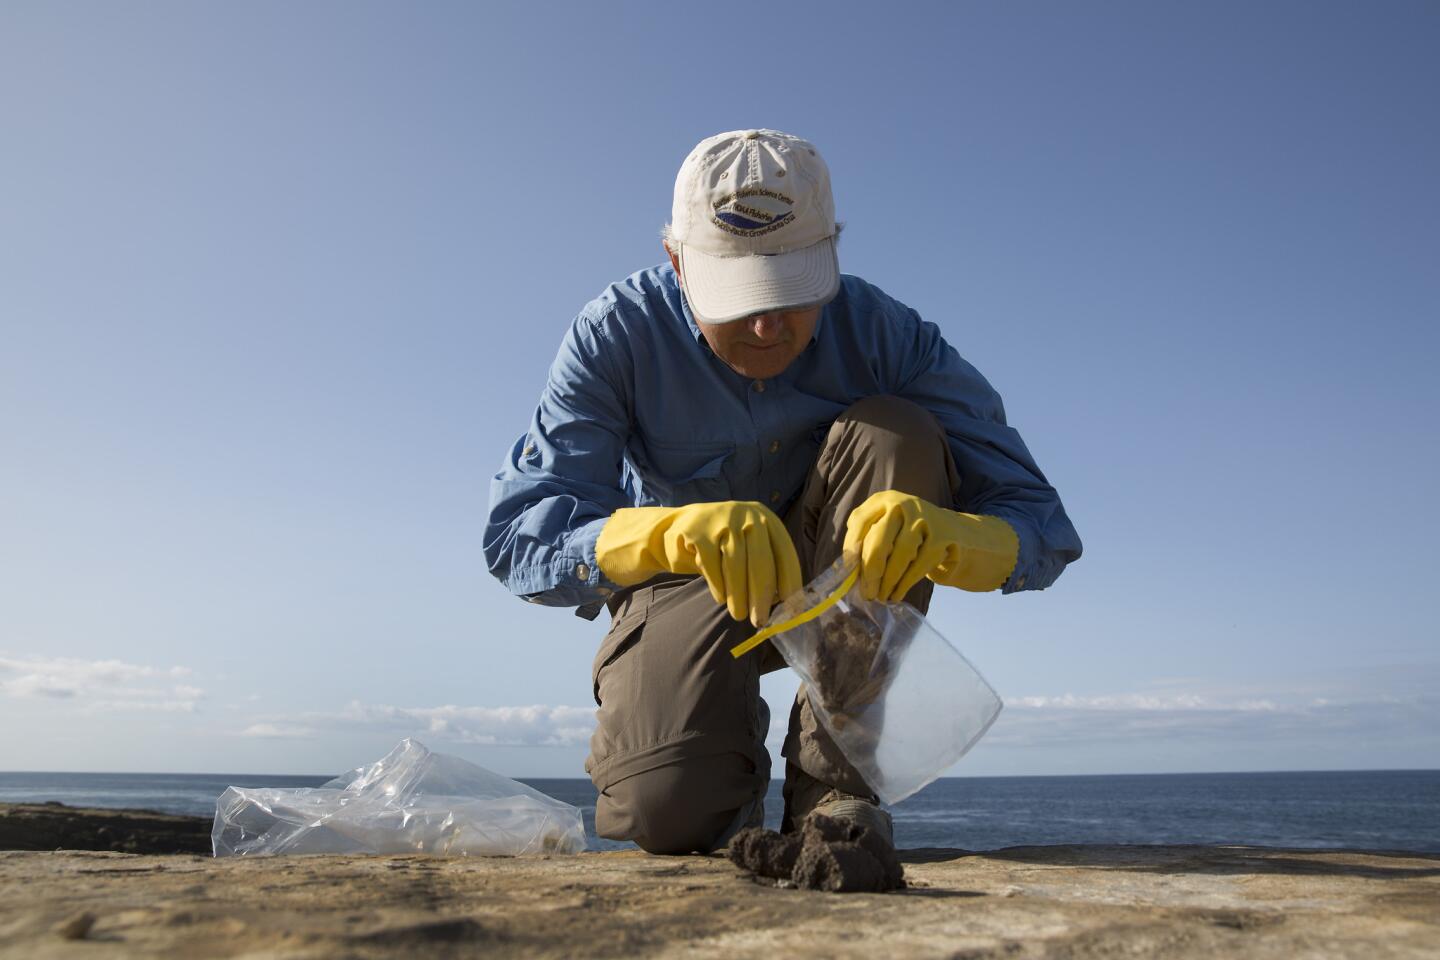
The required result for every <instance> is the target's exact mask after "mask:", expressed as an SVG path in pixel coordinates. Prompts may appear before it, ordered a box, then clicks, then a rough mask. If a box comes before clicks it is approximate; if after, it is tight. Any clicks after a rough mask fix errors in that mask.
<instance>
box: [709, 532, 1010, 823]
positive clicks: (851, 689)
mask: <svg viewBox="0 0 1440 960" xmlns="http://www.w3.org/2000/svg"><path fill="white" fill-rule="evenodd" d="M855 570H856V563H855V560H854V558H842V560H841V561H839V562H837V563H836V565H835V566H833V567H831V568H830V569H829V570H826V571H825V572H824V573H822V574H821V575H820V576H818V577H816V578H815V579H814V580H812V581H811V582H810V583H809V584H808V585H807V586H806V587H805V590H804V591H803V592H802V593H800V594H796V595H795V596H793V597H791V598H789V599H788V600H786V602H785V603H784V604H782V605H781V606H779V607H777V608H776V609H775V611H774V612H773V613H772V614H771V617H770V622H771V623H772V624H774V626H773V627H770V628H767V630H764V631H761V632H760V633H757V634H756V637H761V636H762V635H764V634H767V633H768V634H769V636H770V639H771V642H773V643H774V644H775V646H776V647H778V648H779V649H780V653H781V654H782V655H783V656H784V657H785V661H786V662H787V663H788V664H790V667H791V668H792V669H793V670H794V671H795V672H796V673H798V674H799V675H800V677H801V679H802V680H804V681H805V686H806V689H807V690H808V691H809V698H810V706H811V708H812V709H813V710H814V711H815V714H816V716H817V717H818V718H819V720H820V723H821V724H822V725H823V726H824V727H825V729H826V730H827V731H828V732H829V733H830V736H831V737H832V738H833V739H834V741H835V744H836V746H838V747H839V748H840V750H841V752H842V753H844V754H845V758H846V759H847V760H849V761H850V763H851V764H852V765H853V766H854V767H855V769H856V770H857V771H858V772H859V773H860V775H861V776H862V777H864V778H865V782H866V783H867V784H869V785H870V788H871V789H872V790H874V791H875V792H876V793H877V794H878V795H879V796H880V799H881V800H883V801H885V802H886V803H899V802H900V801H901V800H904V799H905V798H906V797H909V796H911V795H913V794H914V793H916V792H917V791H919V790H920V789H921V788H922V787H924V786H925V785H926V784H928V783H930V782H931V781H932V780H934V779H936V778H937V777H939V776H940V774H942V773H944V772H945V770H946V769H948V768H949V767H950V765H951V764H953V763H954V762H955V761H957V760H959V759H960V758H961V757H963V756H964V755H965V754H966V753H967V752H968V751H969V750H970V748H971V747H973V746H974V745H975V744H976V743H977V742H978V741H979V740H980V738H981V737H982V736H984V735H985V732H986V731H987V730H989V729H990V725H991V724H992V723H994V722H995V718H996V717H997V716H999V714H1000V709H1001V706H1002V704H1001V702H1000V697H999V696H998V695H997V694H996V693H995V691H994V689H992V688H991V686H990V684H988V683H986V682H985V678H984V677H982V676H980V673H979V672H978V671H977V670H976V669H975V668H974V667H973V666H971V665H970V661H968V660H966V659H965V657H964V656H962V655H961V653H960V651H958V650H956V649H955V648H954V647H953V646H951V644H950V642H949V641H948V640H946V639H945V638H944V637H943V636H941V635H940V633H939V632H938V631H936V630H935V628H934V627H933V626H931V625H930V623H929V622H928V621H926V619H925V617H924V615H923V614H921V613H920V611H918V610H916V609H915V608H914V607H912V606H910V605H909V604H908V603H881V602H878V601H872V600H865V599H864V598H863V597H861V596H860V591H859V590H858V589H855V588H853V586H852V585H853V583H854V581H855ZM751 643H753V638H752V641H747V643H745V644H741V645H739V646H737V647H736V648H735V650H734V651H732V653H735V654H736V656H739V655H740V653H743V652H744V651H745V650H746V649H749V648H750V645H751ZM736 651H739V652H736Z"/></svg>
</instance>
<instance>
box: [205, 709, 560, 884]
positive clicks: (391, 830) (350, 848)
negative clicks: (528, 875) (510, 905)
mask: <svg viewBox="0 0 1440 960" xmlns="http://www.w3.org/2000/svg"><path fill="white" fill-rule="evenodd" d="M210 839H211V842H212V844H213V845H214V849H215V856H217V857H232V856H233V857H257V856H268V855H272V854H295V853H346V854H405V853H424V854H431V855H433V856H441V857H465V856H471V857H493V856H517V855H520V854H530V853H579V852H580V851H582V850H584V849H585V827H584V825H583V824H582V823H581V820H580V810H579V809H578V808H576V807H572V806H571V805H570V804H568V803H562V802H560V801H559V800H556V799H555V798H553V797H548V796H546V795H545V794H543V793H541V792H540V791H538V790H535V789H533V788H532V787H527V786H525V784H523V783H519V782H517V781H514V780H511V779H510V778H509V777H503V776H501V775H500V774H498V773H492V772H491V771H489V770H486V769H485V768H484V767H480V766H477V765H475V764H473V763H470V762H469V761H468V760H462V759H460V758H459V757H454V756H450V755H448V754H444V753H431V752H430V751H429V750H427V749H426V748H425V746H424V745H423V744H421V743H420V742H419V741H416V740H411V739H409V738H408V737H407V738H406V739H404V740H402V741H400V744H399V746H397V747H396V748H395V749H394V750H392V751H390V753H389V754H387V755H386V756H385V757H384V758H383V759H381V760H378V761H376V762H375V763H372V764H369V765H367V766H363V767H358V768H356V769H354V770H352V771H350V772H349V773H347V774H344V775H342V776H339V777H336V778H335V779H334V780H331V781H329V782H328V783H325V784H324V785H322V786H319V787H314V788H302V789H278V788H258V789H251V788H240V787H230V788H228V789H226V791H225V792H224V793H222V794H221V795H220V799H219V800H217V801H216V803H215V826H214V828H213V829H212V831H211V834H210Z"/></svg>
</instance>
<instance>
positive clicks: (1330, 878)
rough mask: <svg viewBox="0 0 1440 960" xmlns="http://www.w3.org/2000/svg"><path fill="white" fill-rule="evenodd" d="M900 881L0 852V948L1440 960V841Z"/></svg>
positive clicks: (1151, 853)
mask: <svg viewBox="0 0 1440 960" xmlns="http://www.w3.org/2000/svg"><path fill="white" fill-rule="evenodd" d="M901 858H902V859H903V860H904V861H905V872H906V877H907V879H908V881H909V884H910V886H909V887H908V888H907V889H905V890H902V891H898V892H895V893H889V894H827V893H817V892H812V891H805V890H785V889H777V888H774V887H766V886H761V885H758V884H756V883H753V882H751V881H749V880H747V879H746V878H745V877H744V875H743V874H741V873H740V871H739V870H737V869H736V868H735V867H734V866H733V865H732V864H730V863H729V862H727V861H726V860H724V859H722V858H720V857H666V858H662V857H651V856H647V855H645V854H642V853H638V852H623V853H591V854H582V855H580V856H577V857H549V858H546V857H537V858H522V859H455V860H439V859H428V858H424V857H330V856H325V857H321V856H313V857H287V858H257V859H225V860H214V859H210V858H208V857H201V856H137V855H133V854H120V853H70V852H60V853H25V852H15V853H0V957H3V958H12V957H13V958H21V957H23V958H26V960H30V958H36V960H45V958H69V957H98V956H103V957H106V958H110V957H249V958H260V957H265V958H294V960H301V958H306V960H310V958H329V957H337V958H338V957H354V958H370V957H405V958H407V960H413V958H416V957H427V958H428V957H442V958H443V957H468V956H479V955H484V956H486V957H521V956H523V957H573V956H588V957H633V956H675V955H684V956H687V957H715V958H722V957H724V958H729V957H764V958H766V960H776V958H786V957H801V956H807V957H808V956H823V957H866V958H872V957H876V956H904V957H912V956H913V957H949V958H957V957H964V958H981V957H997V958H1002V957H1003V958H1030V957H1057V958H1058V957H1065V958H1081V957H1093V958H1102V957H1121V956H1124V957H1207V958H1210V957H1214V958H1219V957H1226V958H1229V957H1247V958H1257V957H1258V958H1266V957H1277V958H1278V957H1356V958H1365V960H1374V958H1387V957H1440V857H1436V856H1428V855H1418V854H1402V853H1356V852H1344V853H1341V852H1317V851H1299V850H1278V849H1264V848H1253V847H1015V848H1010V849H1005V850H996V851H990V852H987V853H967V852H965V851H961V850H909V851H902V853H901Z"/></svg>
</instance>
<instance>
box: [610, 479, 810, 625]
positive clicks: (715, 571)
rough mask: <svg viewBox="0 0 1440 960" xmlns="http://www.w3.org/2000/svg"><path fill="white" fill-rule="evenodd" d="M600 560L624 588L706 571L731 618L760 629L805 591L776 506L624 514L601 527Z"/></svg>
mask: <svg viewBox="0 0 1440 960" xmlns="http://www.w3.org/2000/svg"><path fill="white" fill-rule="evenodd" d="M595 560H596V561H597V562H598V563H599V564H600V569H601V571H603V572H604V574H605V575H606V576H607V577H609V578H610V579H611V580H614V581H615V582H616V583H618V584H620V585H621V586H624V587H628V586H632V585H633V584H637V583H641V582H642V581H645V580H648V579H650V578H651V577H653V576H654V575H655V574H657V573H662V572H664V571H667V570H668V571H669V572H671V573H698V574H700V576H702V577H704V578H705V582H706V583H707V584H709V586H710V595H711V596H712V597H714V598H715V602H716V603H718V604H720V605H722V606H724V607H726V608H727V609H728V610H729V611H730V616H732V617H734V618H735V619H736V620H744V619H745V618H746V617H747V616H748V617H749V619H750V622H751V623H753V624H754V625H755V626H757V627H761V626H764V625H765V621H766V620H767V619H768V618H769V616H770V609H771V608H772V607H774V606H775V604H776V603H778V602H779V601H781V600H783V599H784V598H786V597H788V596H789V595H790V594H792V593H795V592H796V591H798V590H799V589H800V587H801V586H802V584H801V582H800V558H799V556H798V555H797V554H796V553H795V544H794V543H792V542H791V540H790V532H789V531H788V530H786V529H785V524H783V523H781V522H780V518H779V517H777V516H775V514H774V512H773V511H772V510H771V509H770V508H769V507H766V506H765V505H763V504H760V503H753V502H747V501H739V500H726V501H723V502H721V503H692V504H690V505H688V506H684V507H625V508H623V509H620V510H616V511H615V512H614V513H613V514H611V516H610V519H609V520H607V521H606V522H605V526H604V527H602V528H601V529H600V538H599V540H597V541H596V543H595Z"/></svg>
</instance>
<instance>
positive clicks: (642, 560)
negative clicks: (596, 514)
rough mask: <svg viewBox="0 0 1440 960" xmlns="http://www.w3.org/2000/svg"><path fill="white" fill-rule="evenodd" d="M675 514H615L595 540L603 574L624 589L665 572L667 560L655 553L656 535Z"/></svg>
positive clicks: (658, 510)
mask: <svg viewBox="0 0 1440 960" xmlns="http://www.w3.org/2000/svg"><path fill="white" fill-rule="evenodd" d="M674 512H675V508H673V507H621V508H620V509H619V510H616V511H615V512H614V513H612V514H611V515H610V519H609V520H606V521H605V526H603V527H601V528H600V536H599V537H598V538H596V540H595V562H596V563H597V564H599V565H600V572H601V573H603V574H605V576H607V577H609V578H610V579H611V580H612V581H613V582H615V583H618V584H619V585H620V586H622V587H633V586H634V585H635V584H637V583H643V582H644V581H646V580H649V579H650V578H651V577H653V576H655V574H657V573H662V572H664V571H665V570H666V569H667V567H666V565H665V563H664V558H663V557H661V556H658V555H657V554H656V553H655V550H654V543H655V541H656V537H655V534H656V531H657V528H659V527H661V526H663V525H664V524H665V522H666V521H667V520H668V519H669V518H670V516H671V515H672V514H673V513H674Z"/></svg>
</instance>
